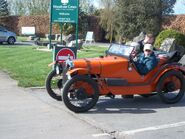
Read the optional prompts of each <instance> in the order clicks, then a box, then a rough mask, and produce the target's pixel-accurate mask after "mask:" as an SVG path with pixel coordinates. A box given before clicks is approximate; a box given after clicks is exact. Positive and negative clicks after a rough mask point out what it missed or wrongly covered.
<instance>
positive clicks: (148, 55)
mask: <svg viewBox="0 0 185 139" xmlns="http://www.w3.org/2000/svg"><path fill="white" fill-rule="evenodd" d="M143 51H144V53H142V54H141V55H139V56H138V58H137V61H135V62H134V63H135V65H136V68H137V70H138V71H139V73H140V74H141V75H146V74H147V73H148V72H150V71H151V70H152V69H154V68H155V67H156V66H157V64H158V60H157V58H156V56H155V54H154V52H153V46H152V45H151V44H145V45H144V49H143Z"/></svg>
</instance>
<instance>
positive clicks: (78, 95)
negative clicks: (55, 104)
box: [62, 75, 99, 113]
mask: <svg viewBox="0 0 185 139" xmlns="http://www.w3.org/2000/svg"><path fill="white" fill-rule="evenodd" d="M98 90H99V89H98V86H97V84H96V82H95V81H94V80H92V79H91V78H90V77H88V76H82V75H77V76H74V77H73V78H72V79H70V80H68V81H67V82H66V84H65V86H64V88H63V92H62V95H63V101H64V104H65V105H66V107H67V108H69V109H70V110H71V111H73V112H76V113H79V112H85V111H88V110H89V109H91V108H92V107H94V105H96V102H97V101H98V98H99V91H98Z"/></svg>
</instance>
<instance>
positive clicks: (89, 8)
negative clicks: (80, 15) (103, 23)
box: [79, 0, 96, 14]
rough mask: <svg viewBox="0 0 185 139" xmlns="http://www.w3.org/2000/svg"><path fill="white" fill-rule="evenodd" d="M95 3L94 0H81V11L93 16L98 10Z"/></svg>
mask: <svg viewBox="0 0 185 139" xmlns="http://www.w3.org/2000/svg"><path fill="white" fill-rule="evenodd" d="M93 2H94V1H93V0H79V3H80V9H81V10H82V11H83V12H85V13H87V14H93V13H94V12H95V10H96V8H95V7H94V5H93Z"/></svg>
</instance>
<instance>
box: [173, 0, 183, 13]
mask: <svg viewBox="0 0 185 139" xmlns="http://www.w3.org/2000/svg"><path fill="white" fill-rule="evenodd" d="M174 12H175V14H185V0H177V2H176V4H175V6H174Z"/></svg>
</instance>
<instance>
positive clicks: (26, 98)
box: [0, 72, 111, 139]
mask: <svg viewBox="0 0 185 139" xmlns="http://www.w3.org/2000/svg"><path fill="white" fill-rule="evenodd" d="M29 92H30V90H29V89H22V88H19V87H17V83H16V82H15V81H13V80H12V79H10V78H9V76H7V75H6V74H4V73H2V72H0V139H96V138H103V139H109V138H111V137H110V136H108V135H105V136H97V135H99V134H102V133H103V131H101V130H100V129H98V128H95V127H93V126H92V125H90V124H88V123H86V122H84V121H83V120H81V119H79V118H77V117H76V116H73V115H72V114H71V113H69V112H66V111H63V110H62V109H59V108H57V107H55V106H53V105H50V104H49V103H51V104H57V103H58V102H56V101H54V100H53V99H51V98H49V97H48V96H47V95H45V98H44V100H47V101H43V100H42V99H40V98H39V96H36V95H35V94H33V93H29ZM57 105H60V104H57Z"/></svg>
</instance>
